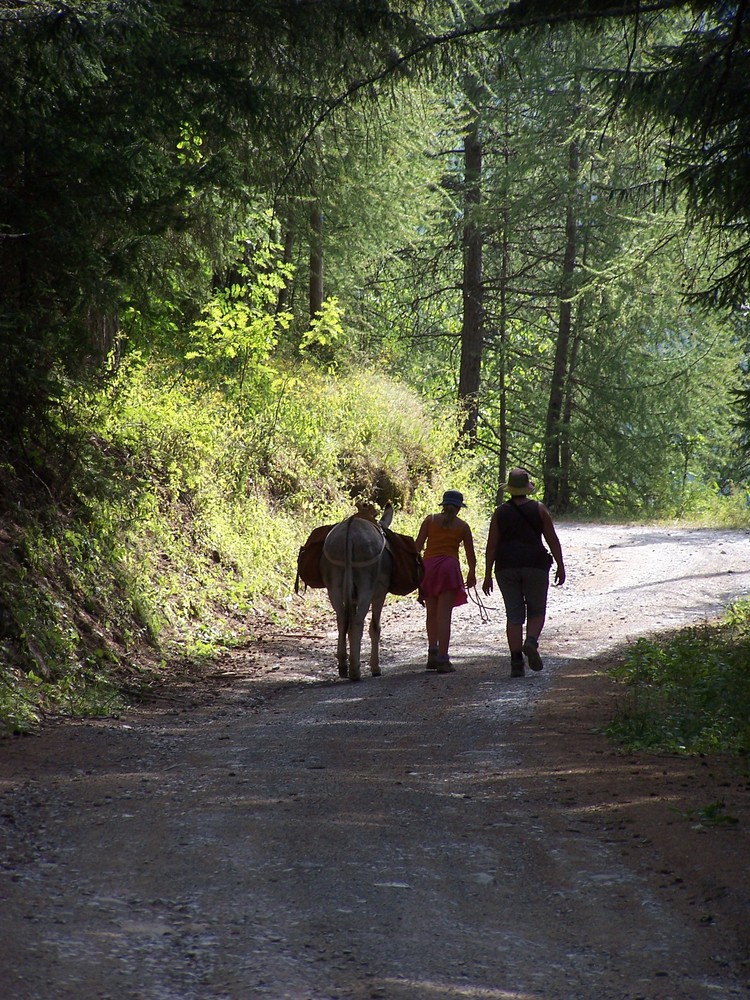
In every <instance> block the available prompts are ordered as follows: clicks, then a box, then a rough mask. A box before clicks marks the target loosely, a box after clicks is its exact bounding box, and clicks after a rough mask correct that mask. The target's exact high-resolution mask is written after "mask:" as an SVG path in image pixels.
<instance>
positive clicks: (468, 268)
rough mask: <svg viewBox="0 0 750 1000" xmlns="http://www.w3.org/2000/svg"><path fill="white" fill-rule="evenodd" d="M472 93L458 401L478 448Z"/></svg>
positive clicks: (474, 88) (479, 340)
mask: <svg viewBox="0 0 750 1000" xmlns="http://www.w3.org/2000/svg"><path fill="white" fill-rule="evenodd" d="M468 93H469V99H470V100H471V101H472V104H473V114H472V118H471V122H470V125H469V128H468V130H467V133H466V137H465V139H464V228H463V258H464V261H463V282H462V288H463V325H462V327H461V367H460V372H459V378H458V398H459V401H460V402H461V404H462V405H463V407H464V423H463V427H462V436H463V437H464V438H466V439H467V440H468V441H469V443H470V444H471V445H474V444H476V440H477V420H478V414H479V386H480V380H481V370H482V348H483V341H484V323H483V312H484V309H483V295H482V253H483V235H482V228H481V225H480V224H479V220H478V219H477V210H478V208H479V204H480V201H481V187H482V139H481V135H480V129H479V110H478V103H479V101H478V99H479V97H480V96H481V88H480V87H479V85H478V84H477V83H476V81H472V82H471V84H470V86H469V87H468Z"/></svg>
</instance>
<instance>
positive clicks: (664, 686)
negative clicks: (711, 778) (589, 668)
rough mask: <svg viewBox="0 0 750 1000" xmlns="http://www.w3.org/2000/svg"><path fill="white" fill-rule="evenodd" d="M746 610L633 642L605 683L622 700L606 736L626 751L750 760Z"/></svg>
mask: <svg viewBox="0 0 750 1000" xmlns="http://www.w3.org/2000/svg"><path fill="white" fill-rule="evenodd" d="M749 665H750V602H741V603H738V604H735V605H733V606H732V607H731V608H730V609H729V611H728V612H727V615H726V618H725V619H724V620H723V621H722V622H720V623H718V624H705V625H701V626H697V627H694V628H689V629H685V630H684V631H681V632H679V633H678V634H677V635H675V636H674V637H672V638H671V639H669V640H666V641H663V642H655V641H652V640H648V639H639V640H638V641H637V642H636V643H635V644H634V645H633V647H632V648H631V649H630V651H629V652H628V654H627V656H626V657H625V660H624V662H623V663H622V664H621V665H619V666H617V667H616V668H614V670H612V672H611V673H612V676H613V677H614V678H615V679H616V680H618V681H621V682H623V683H624V684H625V685H626V686H627V688H628V698H627V701H626V704H625V705H624V707H623V708H622V710H621V711H620V712H619V713H618V716H617V717H616V718H615V720H614V721H613V722H612V724H611V725H610V726H609V728H608V733H609V735H610V736H612V737H613V738H615V739H617V740H619V741H621V742H622V743H624V744H625V745H626V746H627V747H628V748H630V749H644V748H648V749H653V750H664V751H668V752H672V753H687V754H696V753H732V754H738V753H747V752H750V670H748V666H749Z"/></svg>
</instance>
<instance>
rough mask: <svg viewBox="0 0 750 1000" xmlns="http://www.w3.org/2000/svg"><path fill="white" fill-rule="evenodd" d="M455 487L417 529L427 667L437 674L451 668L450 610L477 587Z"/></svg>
mask: <svg viewBox="0 0 750 1000" xmlns="http://www.w3.org/2000/svg"><path fill="white" fill-rule="evenodd" d="M465 506H466V504H465V503H464V498H463V495H462V494H461V493H459V492H458V490H446V492H445V493H444V494H443V500H442V504H441V507H442V513H440V514H429V515H428V516H427V517H426V518H425V519H424V521H423V522H422V526H421V527H420V529H419V534H418V535H417V548H418V549H419V551H420V552H421V551H422V549H423V548H424V547H425V543H426V544H427V548H426V549H425V553H424V568H425V574H424V579H423V580H422V585H421V587H420V588H419V592H420V598H421V599H422V600H423V602H424V604H425V606H426V608H427V643H428V650H427V669H428V670H437V672H438V673H439V674H449V673H452V672H453V670H454V667H453V664H452V663H451V661H450V656H449V655H448V647H449V645H450V641H451V617H452V615H453V609H454V608H455V607H458V606H459V605H461V604H466V602H467V600H468V597H467V594H466V588H467V587H474V586H476V582H477V579H476V565H477V560H476V555H475V553H474V539H473V537H472V534H471V528H470V527H469V525H468V524H467V523H466V521H462V520H461V518H460V517H459V516H458V512H459V510H460V509H461V508H462V507H465ZM462 544H463V547H464V553H465V555H466V561H467V563H468V565H469V572H468V573H467V575H466V585H464V579H463V575H462V573H461V563H460V562H459V558H458V551H459V548H460V547H461V545H462Z"/></svg>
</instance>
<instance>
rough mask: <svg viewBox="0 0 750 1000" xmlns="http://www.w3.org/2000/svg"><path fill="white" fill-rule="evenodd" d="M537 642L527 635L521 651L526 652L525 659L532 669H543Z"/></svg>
mask: <svg viewBox="0 0 750 1000" xmlns="http://www.w3.org/2000/svg"><path fill="white" fill-rule="evenodd" d="M538 647H539V643H538V642H537V641H536V639H532V638H531V636H528V637H527V639H526V642H525V643H524V644H523V651H524V653H525V654H526V659H527V660H528V661H529V666H530V667H531V669H532V670H543V669H544V664H543V663H542V658H541V656H540V655H539V648H538Z"/></svg>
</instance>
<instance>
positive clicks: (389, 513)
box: [380, 503, 393, 528]
mask: <svg viewBox="0 0 750 1000" xmlns="http://www.w3.org/2000/svg"><path fill="white" fill-rule="evenodd" d="M392 520H393V504H392V503H387V504H386V505H385V509H384V510H383V516H382V517H381V518H380V526H381V527H382V528H390V526H391V521H392Z"/></svg>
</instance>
